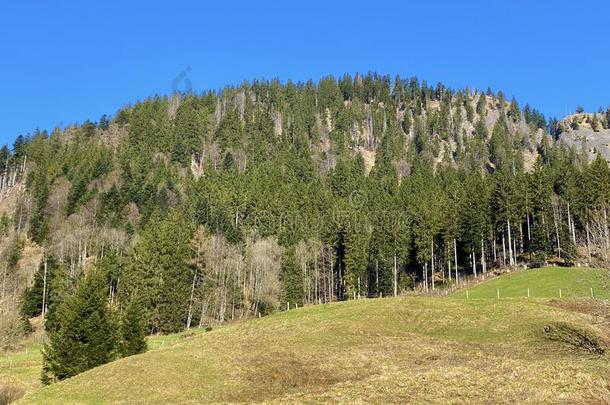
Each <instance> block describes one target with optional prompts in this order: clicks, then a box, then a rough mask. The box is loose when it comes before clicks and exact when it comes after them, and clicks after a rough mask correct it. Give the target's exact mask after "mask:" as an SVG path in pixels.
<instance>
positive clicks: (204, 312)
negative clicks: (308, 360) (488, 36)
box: [0, 74, 610, 333]
mask: <svg viewBox="0 0 610 405" xmlns="http://www.w3.org/2000/svg"><path fill="white" fill-rule="evenodd" d="M586 119H587V120H588V122H590V123H591V125H595V126H596V127H599V128H604V129H607V128H608V127H609V124H610V111H608V112H600V113H597V114H593V115H591V116H590V117H589V118H586ZM566 125H568V124H565V123H564V122H559V121H557V120H554V119H552V120H549V122H547V120H546V119H545V117H544V116H543V115H542V114H541V113H540V112H538V111H537V110H536V109H534V108H532V107H530V106H529V105H526V106H525V107H523V108H522V107H521V106H519V104H518V103H517V101H516V100H514V99H513V100H506V99H505V96H504V95H503V93H502V92H498V93H494V92H492V91H491V90H488V91H487V92H479V91H473V90H470V89H464V90H459V91H455V90H451V89H448V88H446V87H445V86H443V85H442V84H438V85H436V86H430V85H428V84H427V83H425V82H420V81H418V80H417V79H416V78H409V79H403V78H400V77H398V76H397V77H395V78H393V79H392V78H390V77H389V76H381V75H378V74H367V75H356V76H354V77H352V76H349V75H345V76H343V77H341V78H339V79H335V78H333V77H326V78H323V79H321V80H320V81H319V82H317V83H314V82H312V81H309V82H306V83H293V82H290V81H289V82H286V83H282V82H280V81H277V80H273V81H254V82H252V83H243V84H242V85H240V86H237V87H227V88H224V89H223V90H221V91H219V92H206V93H202V94H194V93H186V94H174V95H172V96H168V97H166V96H156V97H151V98H149V99H147V100H144V101H141V102H137V103H135V104H133V105H128V106H126V107H124V108H122V109H120V110H119V111H118V112H117V113H116V114H115V115H114V116H113V117H109V116H103V117H102V118H101V119H99V121H98V122H90V121H87V122H85V123H83V124H82V125H73V126H70V127H68V128H65V129H55V130H53V131H52V132H51V133H48V132H47V131H36V132H35V133H34V134H33V135H31V136H26V137H19V138H18V139H17V141H16V142H15V144H14V146H13V148H12V150H9V149H8V148H6V147H5V148H4V149H2V151H0V163H2V166H3V167H4V175H3V176H2V181H1V188H2V191H1V194H2V201H1V202H0V204H2V205H1V207H2V210H3V212H4V214H3V216H2V218H1V220H0V232H1V235H2V244H1V246H0V248H1V249H2V252H3V253H4V254H3V255H2V257H3V259H2V260H3V261H4V262H5V263H3V265H2V269H3V270H4V274H3V286H2V297H1V298H2V301H1V303H0V304H1V310H2V311H3V313H7V314H8V313H15V314H20V316H21V317H23V318H26V319H27V318H29V317H33V316H38V315H41V314H43V316H44V317H45V321H46V322H45V326H46V328H47V329H48V330H52V331H53V330H55V331H59V330H60V329H61V319H60V318H61V317H58V311H57V308H58V307H61V304H62V302H64V301H66V299H67V297H69V296H70V295H71V294H73V292H74V291H81V290H83V289H85V290H86V289H87V288H88V289H89V290H90V289H91V288H93V287H91V286H92V285H93V286H98V287H99V288H100V289H102V290H103V291H104V294H105V296H106V298H107V300H108V302H109V303H110V306H109V308H108V311H106V312H105V315H103V316H108V317H110V318H115V317H116V318H117V319H118V318H120V317H121V316H122V315H121V314H123V313H124V312H125V309H126V308H130V307H132V308H133V306H134V305H137V307H138V308H140V309H141V311H142V317H143V324H144V325H145V330H146V332H147V333H155V332H162V333H166V332H173V331H178V330H181V329H184V328H185V327H191V326H204V325H210V324H213V323H217V322H223V321H226V320H230V319H235V318H241V317H248V316H259V315H265V314H268V313H271V312H273V311H276V310H278V309H280V308H282V309H283V308H286V307H287V306H290V305H298V306H302V305H309V304H315V303H322V302H329V301H333V300H345V299H354V298H358V297H364V296H379V295H384V296H385V295H392V294H397V293H400V292H403V291H407V290H413V289H416V290H425V291H429V290H433V289H435V288H437V287H438V286H439V285H450V284H453V283H455V282H456V281H458V280H459V279H460V278H462V277H465V276H470V275H473V274H474V275H476V274H478V273H481V272H486V271H488V270H490V269H491V268H494V267H502V266H516V265H518V264H519V265H521V264H523V263H542V262H544V261H546V260H549V259H551V258H552V259H553V260H556V261H566V262H573V261H578V260H584V261H587V262H592V261H607V260H608V253H609V249H610V242H609V237H608V224H607V210H608V203H609V199H610V191H609V190H610V171H609V169H608V165H607V163H606V161H605V160H603V159H602V158H601V157H600V156H599V155H598V157H597V158H595V159H594V160H592V161H590V159H588V157H587V154H586V152H585V151H583V150H580V149H578V148H574V147H572V148H569V147H567V146H566V145H565V144H564V143H562V142H561V133H562V132H563V131H564V130H566V128H565V126H566ZM26 251H28V252H30V253H31V252H34V251H36V252H38V256H37V257H38V259H39V265H38V264H37V265H36V267H37V268H38V270H37V271H36V272H35V274H27V272H23V271H21V270H20V266H19V265H18V262H19V261H20V258H21V259H23V254H24V253H25V252H26ZM89 273H95V274H96V277H98V279H96V280H95V283H94V282H93V281H88V282H87V283H88V284H87V285H84V286H83V285H81V284H83V283H85V280H87V279H88V278H89V277H88V276H87V274H89ZM100 278H101V281H100ZM79 289H80V290H79ZM89 290H87V291H89ZM83 291H84V290H83ZM83 294H84V293H83ZM98 301H99V300H98ZM96 302H97V301H96ZM60 312H61V311H60ZM132 313H133V311H132ZM100 316H102V315H100ZM7 319H8V318H7ZM58 333H59V332H58Z"/></svg>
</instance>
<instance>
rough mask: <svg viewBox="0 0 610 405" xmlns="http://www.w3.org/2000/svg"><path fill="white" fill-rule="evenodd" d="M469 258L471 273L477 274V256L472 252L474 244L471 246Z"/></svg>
mask: <svg viewBox="0 0 610 405" xmlns="http://www.w3.org/2000/svg"><path fill="white" fill-rule="evenodd" d="M470 260H471V261H472V274H474V276H475V277H476V276H477V258H476V256H475V253H474V246H472V254H471V255H470Z"/></svg>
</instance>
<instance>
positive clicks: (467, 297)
mask: <svg viewBox="0 0 610 405" xmlns="http://www.w3.org/2000/svg"><path fill="white" fill-rule="evenodd" d="M466 299H467V300H469V299H470V297H469V296H468V290H466Z"/></svg>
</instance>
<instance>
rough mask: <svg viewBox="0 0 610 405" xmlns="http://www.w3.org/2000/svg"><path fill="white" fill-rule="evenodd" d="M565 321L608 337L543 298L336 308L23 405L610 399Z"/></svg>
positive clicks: (136, 363)
mask: <svg viewBox="0 0 610 405" xmlns="http://www.w3.org/2000/svg"><path fill="white" fill-rule="evenodd" d="M557 322H566V323H568V324H570V325H573V326H574V327H576V328H581V329H584V330H587V331H588V332H589V333H591V334H594V335H597V336H607V330H606V329H604V327H603V325H602V324H600V323H598V322H596V320H595V319H594V318H593V317H592V316H589V315H583V314H578V313H575V312H569V311H565V310H562V309H559V308H554V307H551V306H548V305H547V304H545V303H543V302H540V301H535V300H530V301H527V300H499V301H497V300H477V301H465V300H452V299H443V298H399V299H373V300H358V301H352V302H344V303H334V304H327V305H323V306H315V307H308V308H302V309H298V310H292V311H289V312H283V313H279V314H276V315H273V316H269V317H266V318H262V319H258V320H252V321H247V322H242V323H237V324H232V325H227V326H224V327H220V328H216V329H214V330H212V331H210V332H199V333H194V334H193V333H187V334H183V335H180V336H182V339H178V340H177V341H176V343H175V344H173V345H171V346H166V347H162V348H159V349H155V350H151V351H150V352H148V353H145V354H143V355H138V356H133V357H129V358H125V359H122V360H118V361H116V362H114V363H111V364H108V365H105V366H102V367H98V368H96V369H93V370H90V371H88V372H85V373H83V374H81V375H79V376H76V377H74V378H72V379H69V380H66V381H64V382H61V383H58V384H55V385H52V386H50V387H47V388H44V389H42V390H40V391H38V392H35V393H34V394H31V395H28V396H26V397H25V398H24V399H23V400H22V401H21V402H20V403H24V404H25V403H50V404H53V403H57V404H60V403H62V404H63V403H96V402H108V403H201V402H260V401H263V402H274V403H287V402H342V403H346V402H357V401H362V400H364V399H366V400H367V401H372V402H402V403H404V402H406V401H408V402H411V403H424V402H426V403H429V402H434V403H447V402H451V403H472V402H487V403H500V402H502V403H504V402H507V403H508V402H520V403H527V402H531V403H540V402H551V403H557V402H569V403H579V402H580V403H591V402H593V401H600V402H601V401H605V400H606V401H607V400H609V399H610V391H609V390H608V381H607V380H606V378H607V376H608V373H610V364H609V363H608V359H607V356H598V355H593V354H589V353H588V352H586V351H582V350H577V349H573V348H571V347H569V346H566V345H565V344H563V343H561V342H557V341H552V340H548V339H546V338H545V336H544V332H543V328H544V326H545V325H547V324H549V323H557ZM594 323H596V324H595V325H593V324H594Z"/></svg>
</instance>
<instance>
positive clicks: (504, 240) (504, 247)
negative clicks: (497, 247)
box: [502, 232, 506, 267]
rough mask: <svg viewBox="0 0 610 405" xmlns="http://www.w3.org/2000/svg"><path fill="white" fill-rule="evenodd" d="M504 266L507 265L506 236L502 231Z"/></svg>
mask: <svg viewBox="0 0 610 405" xmlns="http://www.w3.org/2000/svg"><path fill="white" fill-rule="evenodd" d="M502 266H503V267H506V238H505V237H504V232H502Z"/></svg>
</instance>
